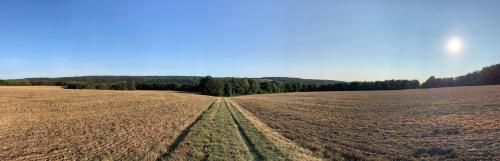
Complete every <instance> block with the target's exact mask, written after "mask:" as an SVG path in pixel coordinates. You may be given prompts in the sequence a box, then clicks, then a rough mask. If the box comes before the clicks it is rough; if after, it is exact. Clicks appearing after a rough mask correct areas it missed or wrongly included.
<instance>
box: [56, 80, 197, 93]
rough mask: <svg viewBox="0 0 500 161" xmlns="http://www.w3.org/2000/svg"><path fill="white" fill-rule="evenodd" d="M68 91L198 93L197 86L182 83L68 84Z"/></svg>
mask: <svg viewBox="0 0 500 161" xmlns="http://www.w3.org/2000/svg"><path fill="white" fill-rule="evenodd" d="M65 88H66V89H101V90H176V91H193V92H194V91H197V90H198V85H197V84H182V83H135V82H119V83H67V84H66V86H65Z"/></svg>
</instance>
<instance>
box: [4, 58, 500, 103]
mask: <svg viewBox="0 0 500 161" xmlns="http://www.w3.org/2000/svg"><path fill="white" fill-rule="evenodd" d="M493 84H500V64H496V65H492V66H489V67H485V68H483V69H482V70H480V71H475V72H472V73H469V74H466V75H463V76H459V77H452V78H435V77H434V76H431V77H430V78H429V79H428V80H427V81H425V82H424V83H422V84H420V82H419V81H418V80H385V81H374V82H342V81H335V80H318V79H301V78H289V77H263V78H213V77H211V76H206V77H197V76H83V77H62V78H26V79H14V80H0V85H7V86H30V85H33V86H36V85H49V86H64V87H65V88H67V89H102V90H178V91H190V92H200V93H202V94H206V95H213V96H238V95H248V94H263V93H282V92H308V91H363V90H401V89H416V88H437V87H453V86H473V85H493Z"/></svg>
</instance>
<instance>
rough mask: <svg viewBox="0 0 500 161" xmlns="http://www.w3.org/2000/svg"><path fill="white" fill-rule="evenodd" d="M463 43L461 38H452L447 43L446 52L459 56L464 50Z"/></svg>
mask: <svg viewBox="0 0 500 161" xmlns="http://www.w3.org/2000/svg"><path fill="white" fill-rule="evenodd" d="M463 46H464V44H463V41H462V39H461V38H460V37H452V38H450V39H448V41H447V42H446V50H447V51H448V53H449V54H453V55H457V54H459V53H461V52H462V50H463Z"/></svg>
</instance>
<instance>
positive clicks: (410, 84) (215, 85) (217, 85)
mask: <svg viewBox="0 0 500 161" xmlns="http://www.w3.org/2000/svg"><path fill="white" fill-rule="evenodd" d="M415 88H420V82H419V81H418V80H386V81H376V82H350V83H335V84H304V83H301V82H290V83H281V82H276V81H263V82H261V81H258V80H253V79H245V78H212V77H210V76H207V77H205V78H202V79H201V80H200V84H199V90H200V92H201V93H202V94H205V95H212V96H237V95H248V94H261V93H281V92H307V91H356V90H400V89H415Z"/></svg>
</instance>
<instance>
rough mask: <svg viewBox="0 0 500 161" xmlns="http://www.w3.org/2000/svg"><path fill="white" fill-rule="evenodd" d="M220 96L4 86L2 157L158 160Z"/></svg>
mask: <svg viewBox="0 0 500 161" xmlns="http://www.w3.org/2000/svg"><path fill="white" fill-rule="evenodd" d="M214 100H216V99H215V97H209V96H201V95H195V94H188V93H172V92H159V91H101V90H65V89H61V88H60V87H0V160H46V159H50V160H96V159H98V160H99V159H114V160H154V159H156V158H157V157H158V156H159V155H160V154H161V153H162V152H164V150H165V149H168V147H169V146H170V145H171V144H172V142H173V141H174V139H175V138H176V137H177V136H178V135H179V134H180V132H181V131H182V130H183V129H184V128H185V127H186V126H187V125H189V124H190V123H191V122H193V121H194V120H195V119H196V117H197V116H198V115H200V114H201V113H202V112H203V111H204V110H205V109H206V108H207V107H208V106H209V105H210V104H211V103H212V102H213V101H214Z"/></svg>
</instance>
